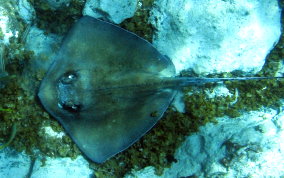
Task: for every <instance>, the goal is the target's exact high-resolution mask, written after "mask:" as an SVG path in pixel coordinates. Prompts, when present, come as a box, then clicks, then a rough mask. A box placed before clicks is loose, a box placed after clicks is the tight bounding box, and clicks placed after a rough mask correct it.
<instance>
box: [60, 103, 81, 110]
mask: <svg viewBox="0 0 284 178" xmlns="http://www.w3.org/2000/svg"><path fill="white" fill-rule="evenodd" d="M58 106H59V107H60V108H62V109H64V110H66V111H69V112H79V111H80V110H81V108H82V106H81V105H80V104H74V103H72V102H66V103H63V104H61V103H58Z"/></svg>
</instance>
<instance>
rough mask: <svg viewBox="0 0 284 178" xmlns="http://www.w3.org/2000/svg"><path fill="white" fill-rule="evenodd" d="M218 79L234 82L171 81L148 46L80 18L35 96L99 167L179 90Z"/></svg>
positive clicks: (163, 60) (171, 72) (169, 68)
mask: <svg viewBox="0 0 284 178" xmlns="http://www.w3.org/2000/svg"><path fill="white" fill-rule="evenodd" d="M241 79H244V80H245V79H246V78H241ZM222 80H236V79H216V78H215V79H210V78H177V77H175V67H174V65H173V64H172V62H171V61H170V60H169V59H168V58H167V57H165V56H163V55H162V54H160V53H159V52H158V51H157V50H156V49H155V48H154V47H153V46H152V45H151V44H150V43H148V42H147V41H145V40H144V39H142V38H140V37H138V36H137V35H135V34H133V33H131V32H128V31H126V30H123V29H121V28H119V27H117V26H114V25H112V24H110V23H107V22H103V21H100V20H97V19H94V18H91V17H88V16H85V17H82V18H81V19H80V20H78V21H77V22H76V23H75V24H74V26H73V27H72V28H71V30H70V31H69V33H68V34H67V36H66V37H65V39H64V41H63V43H62V46H61V48H60V50H59V52H58V54H57V56H56V58H55V59H54V62H53V64H52V65H51V67H50V68H49V70H48V72H47V74H46V76H45V78H44V79H43V81H42V83H41V86H40V89H39V94H38V95H39V98H40V100H41V103H42V104H43V106H44V108H45V109H46V110H47V111H48V112H49V113H50V114H51V115H52V116H53V117H55V118H56V119H57V120H58V121H59V122H60V123H61V124H62V126H63V127H64V129H65V130H66V132H67V133H68V134H69V135H70V136H71V138H72V139H73V140H74V142H75V143H76V144H77V145H78V147H79V148H80V149H81V151H82V152H83V153H85V155H86V156H87V157H88V158H90V159H91V160H93V161H94V162H97V163H102V162H104V161H105V160H107V159H108V158H110V157H112V156H113V155H115V154H117V153H118V152H121V151H123V150H124V149H126V148H128V147H129V146H130V145H132V144H133V143H134V142H135V141H137V140H138V139H139V138H140V137H142V136H143V135H144V134H145V133H146V132H147V131H148V130H149V129H151V128H152V127H153V126H154V125H155V124H156V123H157V121H158V120H159V119H160V118H161V117H162V115H163V113H164V112H165V111H166V109H167V108H168V106H169V105H170V103H171V101H172V100H173V98H174V96H175V94H176V92H177V90H179V89H180V88H181V87H183V86H185V85H194V84H200V83H207V82H216V81H222ZM237 80H239V79H237Z"/></svg>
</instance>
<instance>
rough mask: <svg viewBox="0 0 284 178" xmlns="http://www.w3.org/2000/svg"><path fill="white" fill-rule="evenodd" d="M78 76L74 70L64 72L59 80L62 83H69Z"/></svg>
mask: <svg viewBox="0 0 284 178" xmlns="http://www.w3.org/2000/svg"><path fill="white" fill-rule="evenodd" d="M77 78H78V74H77V73H76V72H66V73H65V74H64V75H63V76H62V77H61V80H60V81H61V82H62V83H63V84H71V83H72V82H74V81H75V80H76V79H77Z"/></svg>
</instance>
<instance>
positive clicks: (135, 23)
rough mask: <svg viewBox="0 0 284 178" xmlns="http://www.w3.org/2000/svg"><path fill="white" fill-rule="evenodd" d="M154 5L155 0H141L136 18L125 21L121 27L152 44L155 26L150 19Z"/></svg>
mask: <svg viewBox="0 0 284 178" xmlns="http://www.w3.org/2000/svg"><path fill="white" fill-rule="evenodd" d="M153 3H154V0H139V1H138V4H137V10H136V12H135V14H134V16H133V17H132V18H129V19H126V20H124V21H123V22H122V23H121V24H120V26H121V27H122V28H125V29H127V30H129V31H132V32H135V34H137V35H138V36H140V37H142V38H144V39H146V40H147V41H149V42H152V37H153V33H154V30H153V26H152V25H151V24H150V23H149V22H148V19H149V16H150V9H151V7H152V5H153Z"/></svg>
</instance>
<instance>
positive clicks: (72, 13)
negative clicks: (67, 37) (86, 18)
mask: <svg viewBox="0 0 284 178" xmlns="http://www.w3.org/2000/svg"><path fill="white" fill-rule="evenodd" d="M28 1H29V2H30V3H31V4H32V6H33V7H34V8H35V11H36V21H35V23H36V25H37V27H38V28H40V29H43V30H45V32H46V33H56V34H64V33H66V32H67V30H68V29H69V28H70V27H71V25H72V24H73V23H74V21H75V20H77V19H79V18H80V17H81V16H82V9H83V6H84V4H85V1H86V0H71V1H70V4H69V5H68V7H62V8H60V9H56V10H55V9H53V8H52V7H50V6H49V4H48V3H47V2H45V1H44V0H28Z"/></svg>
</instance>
